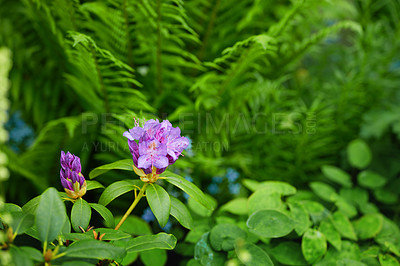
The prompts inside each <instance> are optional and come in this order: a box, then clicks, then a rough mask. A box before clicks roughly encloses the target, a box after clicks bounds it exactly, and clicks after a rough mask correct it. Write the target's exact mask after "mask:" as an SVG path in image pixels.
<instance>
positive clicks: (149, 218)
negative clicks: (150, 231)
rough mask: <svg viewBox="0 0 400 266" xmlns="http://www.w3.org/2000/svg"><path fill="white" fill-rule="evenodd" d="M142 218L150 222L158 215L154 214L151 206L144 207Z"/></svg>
mask: <svg viewBox="0 0 400 266" xmlns="http://www.w3.org/2000/svg"><path fill="white" fill-rule="evenodd" d="M142 219H143V220H145V221H146V222H148V223H150V222H152V221H154V220H155V219H156V217H155V216H154V214H153V212H152V211H151V209H150V207H147V208H146V209H144V211H143V214H142Z"/></svg>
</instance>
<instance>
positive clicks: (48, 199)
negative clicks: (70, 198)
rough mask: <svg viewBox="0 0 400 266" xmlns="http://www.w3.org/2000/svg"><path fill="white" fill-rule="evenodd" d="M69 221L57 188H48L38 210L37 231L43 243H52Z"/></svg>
mask: <svg viewBox="0 0 400 266" xmlns="http://www.w3.org/2000/svg"><path fill="white" fill-rule="evenodd" d="M66 219H67V215H66V211H65V206H64V203H63V202H62V201H61V199H60V196H59V195H58V192H57V190H56V189H55V188H52V187H51V188H48V189H47V190H46V191H45V192H43V194H42V195H41V197H40V202H39V205H38V207H37V209H36V221H35V224H36V229H37V232H38V237H39V239H40V240H41V241H42V242H48V243H49V242H51V241H53V240H54V239H55V238H56V237H57V235H58V234H59V233H60V231H61V229H62V228H63V226H64V223H65V220H66Z"/></svg>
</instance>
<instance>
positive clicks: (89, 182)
mask: <svg viewBox="0 0 400 266" xmlns="http://www.w3.org/2000/svg"><path fill="white" fill-rule="evenodd" d="M86 185H87V187H86V190H87V191H89V190H93V189H98V188H104V186H103V185H102V184H100V182H97V181H94V180H86Z"/></svg>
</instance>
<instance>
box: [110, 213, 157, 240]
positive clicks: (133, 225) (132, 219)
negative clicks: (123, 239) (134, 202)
mask: <svg viewBox="0 0 400 266" xmlns="http://www.w3.org/2000/svg"><path fill="white" fill-rule="evenodd" d="M121 218H122V216H118V217H115V223H116V224H118V223H119V221H120V220H121ZM118 230H122V231H124V232H126V233H128V234H131V235H136V236H137V235H151V234H152V233H153V232H152V231H151V228H150V225H149V224H148V223H147V222H145V221H144V220H143V219H141V218H139V217H137V216H134V215H130V216H128V218H126V220H125V222H124V223H123V224H122V225H121V227H120V228H119V229H118Z"/></svg>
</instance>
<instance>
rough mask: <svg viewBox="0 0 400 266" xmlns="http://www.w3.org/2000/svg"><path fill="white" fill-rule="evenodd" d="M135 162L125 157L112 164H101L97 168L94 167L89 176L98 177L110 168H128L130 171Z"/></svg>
mask: <svg viewBox="0 0 400 266" xmlns="http://www.w3.org/2000/svg"><path fill="white" fill-rule="evenodd" d="M132 166H133V162H132V159H125V160H120V161H116V162H113V163H110V164H105V165H102V166H99V167H97V168H95V169H93V170H92V171H91V172H90V173H89V178H90V179H93V178H96V177H98V176H99V175H102V174H104V173H106V172H108V171H110V170H114V169H118V170H128V171H133V167H132Z"/></svg>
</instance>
